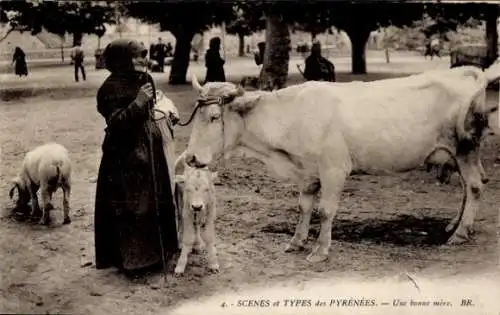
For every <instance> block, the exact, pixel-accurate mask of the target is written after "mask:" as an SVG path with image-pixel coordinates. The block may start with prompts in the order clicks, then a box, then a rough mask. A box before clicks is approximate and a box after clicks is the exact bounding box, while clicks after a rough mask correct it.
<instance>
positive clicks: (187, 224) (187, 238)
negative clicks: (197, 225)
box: [174, 216, 195, 275]
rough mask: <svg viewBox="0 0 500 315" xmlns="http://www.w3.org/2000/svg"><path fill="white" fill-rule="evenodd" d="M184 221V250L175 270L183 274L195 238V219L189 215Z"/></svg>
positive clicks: (184, 217) (178, 273) (176, 272)
mask: <svg viewBox="0 0 500 315" xmlns="http://www.w3.org/2000/svg"><path fill="white" fill-rule="evenodd" d="M182 221H183V224H182V229H183V231H182V250H181V254H180V256H179V259H178V260H177V265H176V266H175V270H174V272H175V274H176V275H181V274H183V273H184V270H185V269H186V264H187V260H188V255H189V254H190V253H191V251H192V250H193V244H194V238H195V235H194V225H193V221H192V220H191V219H190V218H189V217H188V216H183V218H182Z"/></svg>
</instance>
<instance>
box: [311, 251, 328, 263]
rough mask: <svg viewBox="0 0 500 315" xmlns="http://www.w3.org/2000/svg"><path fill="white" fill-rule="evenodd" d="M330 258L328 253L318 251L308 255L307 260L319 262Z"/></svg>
mask: <svg viewBox="0 0 500 315" xmlns="http://www.w3.org/2000/svg"><path fill="white" fill-rule="evenodd" d="M327 259H328V255H321V254H318V253H311V254H309V256H307V258H306V260H307V261H308V262H310V263H313V264H314V263H318V262H321V261H325V260H327Z"/></svg>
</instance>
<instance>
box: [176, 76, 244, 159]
mask: <svg viewBox="0 0 500 315" xmlns="http://www.w3.org/2000/svg"><path fill="white" fill-rule="evenodd" d="M192 84H193V88H194V89H195V90H196V91H197V92H198V102H197V105H196V107H195V109H194V111H193V115H195V116H194V119H193V129H192V131H191V137H190V139H189V143H188V147H187V149H186V155H185V161H186V163H187V164H188V165H189V166H191V167H205V166H207V165H208V164H210V163H212V161H213V160H214V159H216V158H217V157H218V156H220V155H221V154H223V153H224V152H226V151H228V150H230V148H231V147H233V146H234V145H235V144H236V142H237V139H238V137H239V131H240V127H241V126H240V125H241V124H240V122H241V116H240V115H239V113H238V111H237V110H234V106H233V104H234V103H235V99H236V98H239V97H241V96H243V95H244V94H245V90H244V89H243V88H242V87H241V86H236V85H234V84H232V83H229V82H209V83H206V84H205V85H204V86H201V85H200V84H199V83H198V80H197V79H196V77H195V76H193V77H192Z"/></svg>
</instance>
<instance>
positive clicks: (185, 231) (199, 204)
mask: <svg viewBox="0 0 500 315" xmlns="http://www.w3.org/2000/svg"><path fill="white" fill-rule="evenodd" d="M175 169H176V171H177V172H178V171H179V169H182V174H178V173H177V172H176V175H175V185H176V193H175V195H176V201H177V205H178V208H179V209H178V210H179V211H180V221H181V222H180V224H179V230H181V233H180V234H181V235H182V236H181V237H180V239H181V240H182V245H181V247H182V250H181V254H180V256H179V259H178V261H177V266H176V267H175V274H176V275H181V274H183V273H184V270H185V268H186V263H187V259H188V255H189V254H190V253H191V251H192V250H194V251H200V250H201V249H202V240H203V242H204V243H205V245H206V247H207V254H208V257H207V258H208V268H209V270H210V271H211V272H214V273H216V272H219V263H218V259H217V251H216V249H215V217H216V199H215V186H214V184H213V182H214V179H215V178H216V177H217V172H213V173H212V172H211V171H210V170H209V169H208V168H202V169H200V168H193V167H189V166H187V165H185V164H184V158H183V155H181V157H179V158H178V159H177V161H176V163H175ZM178 223H179V221H178Z"/></svg>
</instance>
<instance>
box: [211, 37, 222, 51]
mask: <svg viewBox="0 0 500 315" xmlns="http://www.w3.org/2000/svg"><path fill="white" fill-rule="evenodd" d="M209 48H210V49H212V50H219V49H220V38H219V37H214V38H212V39H210V43H209Z"/></svg>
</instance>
